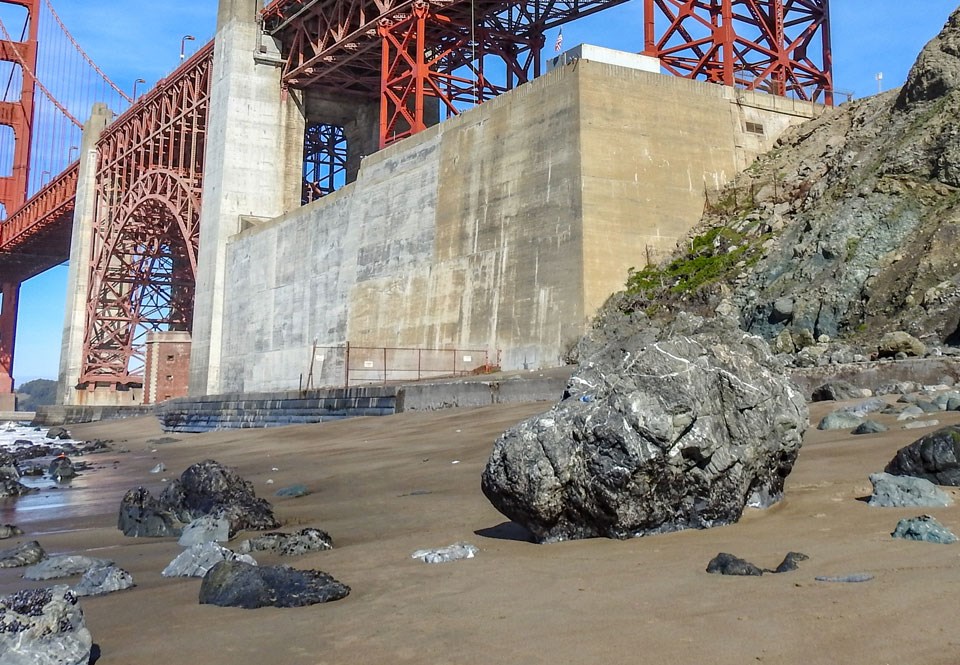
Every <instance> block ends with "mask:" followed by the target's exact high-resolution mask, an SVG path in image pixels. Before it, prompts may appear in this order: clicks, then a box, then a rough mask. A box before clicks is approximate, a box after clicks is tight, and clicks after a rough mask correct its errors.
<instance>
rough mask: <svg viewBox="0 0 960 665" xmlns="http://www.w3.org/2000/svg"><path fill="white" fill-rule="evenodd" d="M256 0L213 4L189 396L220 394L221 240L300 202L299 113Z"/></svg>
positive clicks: (301, 123)
mask: <svg viewBox="0 0 960 665" xmlns="http://www.w3.org/2000/svg"><path fill="white" fill-rule="evenodd" d="M260 8H261V2H259V1H258V0H220V5H219V10H218V14H217V34H216V38H215V43H214V63H213V83H212V85H211V90H210V108H209V124H208V127H207V142H206V154H205V164H204V180H203V198H202V205H201V212H200V250H199V254H198V257H197V263H198V274H197V289H196V295H195V300H194V302H195V306H194V317H193V335H192V339H193V341H192V348H191V352H190V387H189V391H190V394H191V395H204V394H215V393H218V392H220V385H221V376H220V364H221V363H220V358H221V352H222V351H221V342H222V336H223V335H222V333H223V301H224V294H225V291H226V290H227V289H229V288H230V285H229V284H225V282H224V264H225V256H226V244H227V241H228V239H229V238H230V237H231V236H233V235H235V234H237V233H238V232H240V231H241V230H242V228H244V225H245V224H256V223H258V220H266V219H272V218H274V217H277V216H279V215H282V214H283V213H284V212H287V211H288V210H292V209H294V208H296V207H298V206H299V205H300V194H301V191H300V190H301V182H302V168H303V133H304V111H303V103H302V99H301V97H300V93H298V92H296V91H292V90H282V89H281V86H280V64H281V60H280V53H279V48H278V46H277V44H276V43H275V42H274V40H273V39H271V38H269V37H266V36H265V35H263V34H262V32H261V31H260V28H259V25H258V23H257V14H258V11H259V10H260Z"/></svg>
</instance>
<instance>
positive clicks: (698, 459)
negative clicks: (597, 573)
mask: <svg viewBox="0 0 960 665" xmlns="http://www.w3.org/2000/svg"><path fill="white" fill-rule="evenodd" d="M633 323H634V325H625V326H622V327H620V328H618V327H617V326H614V327H613V328H612V329H610V328H606V327H604V328H602V329H598V331H599V333H600V335H601V336H599V337H596V338H595V339H593V340H589V339H588V340H586V341H584V342H582V343H581V353H584V354H589V355H585V357H584V359H583V360H582V362H581V367H580V370H579V371H578V372H577V373H576V374H575V375H574V376H573V377H572V378H571V380H570V382H569V384H568V388H567V393H566V395H565V399H563V401H561V402H560V403H559V404H557V405H556V406H555V407H553V408H552V409H551V410H550V411H548V412H547V413H544V414H541V415H539V416H536V417H533V418H530V419H528V420H526V421H524V422H523V423H520V424H519V425H517V426H516V427H514V428H512V429H510V430H508V431H507V432H506V433H505V434H503V435H502V436H501V437H500V438H499V439H498V440H497V442H496V443H495V445H494V449H493V452H492V454H491V456H490V459H489V460H488V462H487V465H486V468H485V469H484V471H483V477H482V483H481V487H482V490H483V493H484V494H485V495H486V496H487V498H488V499H489V500H490V502H491V503H492V504H493V505H494V507H496V508H497V509H498V510H499V511H500V512H501V513H503V514H504V515H506V516H507V517H508V518H510V519H512V520H514V521H516V522H518V523H520V524H522V525H523V526H524V527H526V528H527V529H528V530H529V531H530V532H531V533H532V534H533V535H534V537H535V538H536V539H537V540H539V541H541V542H543V541H555V540H565V539H574V538H588V537H594V536H606V537H612V538H626V537H631V536H638V535H644V534H650V533H660V532H665V531H674V530H678V529H684V528H704V527H709V526H714V525H719V524H728V523H730V522H735V521H737V520H738V519H739V518H740V516H741V514H742V512H743V509H744V507H745V506H746V505H747V504H748V503H750V504H753V505H757V506H765V505H769V504H770V503H772V502H774V501H776V500H777V499H778V498H779V497H780V496H781V493H782V491H783V483H784V479H785V478H786V476H787V474H789V473H790V470H791V469H792V467H793V463H794V461H795V459H796V457H797V453H798V451H799V448H800V442H801V437H802V435H803V432H804V431H805V429H806V428H807V425H808V415H807V407H806V404H805V402H804V400H803V396H802V395H801V394H800V393H799V391H798V390H797V389H796V387H795V386H794V385H793V384H792V383H791V382H790V381H789V380H788V379H787V378H785V377H784V375H783V372H782V367H781V366H780V365H779V364H778V363H777V362H776V361H775V360H774V358H773V356H772V355H771V353H770V350H769V347H768V346H767V344H766V343H765V342H764V341H763V340H762V339H760V338H757V337H754V336H751V335H747V334H744V333H743V332H742V331H739V330H737V329H736V328H735V327H733V326H731V325H729V323H728V322H725V321H721V320H707V321H705V320H702V319H699V318H697V317H690V316H683V315H681V316H679V317H678V318H677V319H676V320H675V321H674V322H672V323H671V324H670V325H669V326H666V327H663V328H658V327H657V326H654V325H651V324H649V322H647V321H642V322H640V321H635V322H633ZM638 323H644V324H645V325H636V324H638Z"/></svg>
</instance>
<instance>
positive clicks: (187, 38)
mask: <svg viewBox="0 0 960 665" xmlns="http://www.w3.org/2000/svg"><path fill="white" fill-rule="evenodd" d="M195 39H196V37H194V36H193V35H184V36H183V38H182V39H181V40H180V60H183V58H184V54H183V48H184V46H185V45H186V43H187V42H192V41H193V40H195Z"/></svg>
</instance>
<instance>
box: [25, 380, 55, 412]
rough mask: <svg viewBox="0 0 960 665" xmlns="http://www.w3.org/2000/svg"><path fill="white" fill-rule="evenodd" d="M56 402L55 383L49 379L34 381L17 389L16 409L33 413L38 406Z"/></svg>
mask: <svg viewBox="0 0 960 665" xmlns="http://www.w3.org/2000/svg"><path fill="white" fill-rule="evenodd" d="M56 402H57V382H56V381H51V380H50V379H34V380H33V381H27V382H26V383H25V384H23V385H22V386H20V387H19V388H17V409H18V410H19V411H35V410H36V408H37V407H38V406H47V405H50V404H56Z"/></svg>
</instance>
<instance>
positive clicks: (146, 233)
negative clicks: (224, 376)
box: [80, 170, 200, 385]
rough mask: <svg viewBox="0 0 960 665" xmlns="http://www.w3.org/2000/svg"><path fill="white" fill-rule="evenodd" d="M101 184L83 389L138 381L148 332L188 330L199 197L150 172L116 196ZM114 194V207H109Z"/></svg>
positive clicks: (173, 178) (188, 185)
mask: <svg viewBox="0 0 960 665" xmlns="http://www.w3.org/2000/svg"><path fill="white" fill-rule="evenodd" d="M113 189H114V188H113V187H112V185H111V184H110V183H101V184H100V185H99V186H98V193H97V194H98V199H99V201H102V202H105V203H106V205H105V206H103V207H104V208H106V210H105V212H109V213H111V214H109V215H108V214H104V215H103V216H102V218H100V216H98V220H97V224H96V229H95V232H94V233H95V238H94V256H93V265H92V268H91V280H90V290H89V295H88V298H87V328H86V338H85V339H86V343H85V345H84V368H83V372H82V374H81V377H80V383H81V384H90V383H98V382H100V383H103V382H109V383H111V384H121V385H128V384H130V383H140V382H142V373H141V370H142V365H143V351H142V347H143V344H144V342H145V338H146V334H147V333H148V332H151V331H155V330H189V329H190V326H191V323H192V319H193V295H194V289H195V284H196V273H197V248H198V247H199V236H200V233H199V227H200V225H199V219H200V192H199V191H198V190H197V188H196V187H195V186H194V183H193V182H192V181H190V180H189V179H187V178H185V177H184V176H183V175H181V174H179V173H175V172H172V171H165V170H157V171H151V172H148V173H146V174H144V175H143V176H141V177H140V178H139V179H138V180H137V181H136V182H135V183H134V184H133V187H132V188H131V189H130V190H129V191H127V192H126V193H124V194H122V195H120V194H119V193H117V192H115V191H113ZM118 196H119V200H118V202H117V203H116V205H110V202H111V201H112V200H113V199H114V198H115V197H118Z"/></svg>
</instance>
